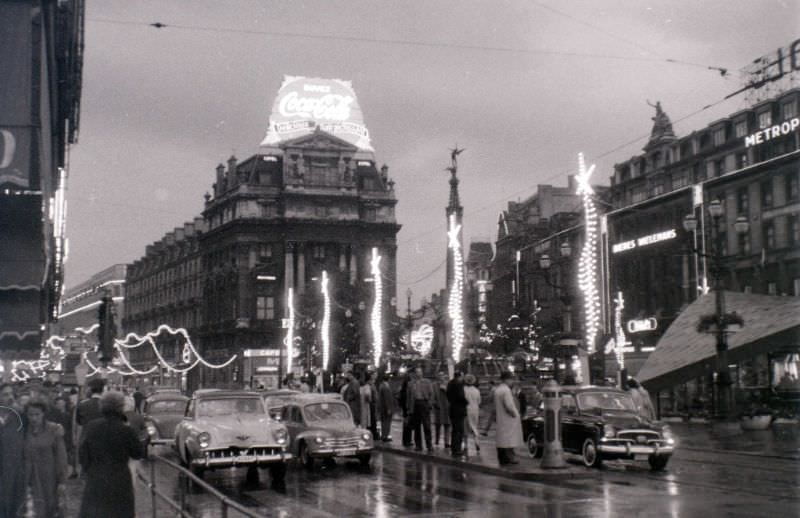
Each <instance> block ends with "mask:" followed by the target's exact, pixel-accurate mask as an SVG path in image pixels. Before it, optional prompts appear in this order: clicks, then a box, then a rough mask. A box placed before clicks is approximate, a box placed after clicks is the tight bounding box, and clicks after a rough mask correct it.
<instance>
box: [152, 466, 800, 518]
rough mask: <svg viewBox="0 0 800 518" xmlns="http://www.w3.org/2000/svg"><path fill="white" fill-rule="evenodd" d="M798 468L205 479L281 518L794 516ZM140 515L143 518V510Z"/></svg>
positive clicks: (380, 470) (343, 470)
mask: <svg viewBox="0 0 800 518" xmlns="http://www.w3.org/2000/svg"><path fill="white" fill-rule="evenodd" d="M571 462H575V459H571ZM798 466H799V465H798V462H797V461H796V460H785V459H779V458H770V457H763V456H751V455H742V454H736V453H719V452H713V453H712V452H707V451H699V450H696V451H688V450H682V451H680V452H679V453H678V454H676V456H675V457H674V458H673V459H672V461H671V462H670V465H669V466H668V469H667V471H666V472H663V473H652V472H650V471H649V469H648V468H647V466H646V463H636V462H609V463H607V465H606V466H605V467H604V468H603V469H602V470H599V471H598V470H588V469H587V470H583V469H582V468H581V467H578V466H577V465H575V467H576V468H578V474H577V476H576V477H574V478H571V479H567V480H553V481H547V482H524V481H518V480H511V479H507V478H503V477H497V476H491V475H486V474H481V473H477V472H475V471H472V470H468V469H461V468H457V467H451V466H445V465H441V464H437V463H434V462H430V461H426V460H419V459H413V458H406V457H403V456H398V455H395V454H390V453H378V454H376V455H375V458H374V459H373V463H372V467H371V468H370V469H363V468H361V467H360V466H359V465H358V463H345V462H341V461H340V462H339V463H338V465H337V466H336V467H335V468H332V469H326V468H322V469H320V468H318V469H316V470H315V471H313V472H310V471H307V470H305V469H303V468H300V467H299V466H292V467H291V468H290V470H289V472H288V474H287V478H286V485H285V488H273V487H271V484H270V481H269V474H268V471H266V470H265V471H262V472H261V481H260V482H259V484H258V485H257V486H249V487H248V486H247V485H246V484H245V482H244V472H243V471H232V470H223V471H218V472H212V473H208V474H206V476H205V480H206V481H208V482H210V483H211V484H212V485H213V486H214V487H216V488H217V489H219V490H220V491H222V492H223V493H224V494H226V495H228V496H230V497H231V498H233V499H234V500H236V501H237V502H239V503H241V504H243V505H244V506H246V507H247V508H249V509H252V510H253V511H256V512H258V513H259V514H263V515H265V516H278V517H294V516H297V517H312V516H320V517H322V516H337V517H345V516H347V517H350V516H353V517H355V516H376V517H390V516H464V517H487V516H497V517H501V516H502V517H509V516H554V517H561V516H563V517H575V516H586V517H589V516H592V517H594V516H597V517H602V516H609V517H613V516H668V517H679V516H706V517H716V516H742V517H752V516H769V515H775V516H797V515H798V513H799V512H800V470H798ZM143 468H146V466H144V465H141V466H139V469H143ZM157 476H158V482H159V487H160V488H161V489H163V490H166V491H169V490H170V489H171V490H172V491H173V494H174V495H175V496H177V495H178V492H179V487H180V486H181V483H180V482H179V480H178V479H177V477H176V476H175V475H174V473H171V472H170V470H168V469H166V468H164V469H162V468H159V469H158V475H157ZM188 501H189V508H190V511H191V512H192V514H193V515H194V516H202V517H208V518H210V517H215V516H220V514H219V510H218V505H217V504H216V501H215V499H214V498H212V497H211V496H210V495H208V494H206V493H204V492H202V491H200V492H194V493H192V494H191V495H190V496H189V497H188ZM138 511H139V514H140V515H141V516H145V514H143V513H144V512H146V509H142V506H141V505H140V507H139V509H138ZM236 515H237V514H236V513H235V512H232V513H231V516H236Z"/></svg>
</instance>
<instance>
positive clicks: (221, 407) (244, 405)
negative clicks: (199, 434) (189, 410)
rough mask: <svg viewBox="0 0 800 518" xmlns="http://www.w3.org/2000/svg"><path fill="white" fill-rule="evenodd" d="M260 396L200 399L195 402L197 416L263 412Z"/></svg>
mask: <svg viewBox="0 0 800 518" xmlns="http://www.w3.org/2000/svg"><path fill="white" fill-rule="evenodd" d="M262 405H263V403H262V402H261V398H257V397H251V398H220V399H202V400H200V401H199V402H198V403H197V415H198V416H199V417H214V416H219V415H234V414H263V413H264V407H263V406H262Z"/></svg>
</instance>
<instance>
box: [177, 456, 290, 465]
mask: <svg viewBox="0 0 800 518" xmlns="http://www.w3.org/2000/svg"><path fill="white" fill-rule="evenodd" d="M291 458H292V454H291V453H287V452H284V453H272V454H266V455H232V456H226V457H208V456H206V457H201V458H199V459H192V465H193V466H202V467H206V468H235V467H237V466H253V465H258V464H274V463H278V462H286V461H288V460H290V459H291Z"/></svg>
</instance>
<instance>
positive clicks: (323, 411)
mask: <svg viewBox="0 0 800 518" xmlns="http://www.w3.org/2000/svg"><path fill="white" fill-rule="evenodd" d="M303 413H304V414H305V416H306V421H308V422H309V423H315V422H319V421H345V420H350V409H349V408H347V405H345V404H343V403H314V404H311V405H306V406H305V407H303Z"/></svg>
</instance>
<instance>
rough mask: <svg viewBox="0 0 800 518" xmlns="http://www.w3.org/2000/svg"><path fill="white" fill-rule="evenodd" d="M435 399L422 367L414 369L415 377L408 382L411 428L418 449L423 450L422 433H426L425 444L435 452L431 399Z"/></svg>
mask: <svg viewBox="0 0 800 518" xmlns="http://www.w3.org/2000/svg"><path fill="white" fill-rule="evenodd" d="M432 400H433V387H432V386H431V383H430V382H429V381H428V380H426V379H425V378H424V377H423V376H422V368H421V367H417V368H416V369H414V377H413V379H412V381H410V382H409V384H408V405H409V408H411V409H412V412H411V429H412V430H413V432H414V446H415V448H416V450H417V451H422V435H423V434H424V435H425V445H426V446H427V447H428V452H433V441H431V401H432Z"/></svg>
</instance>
